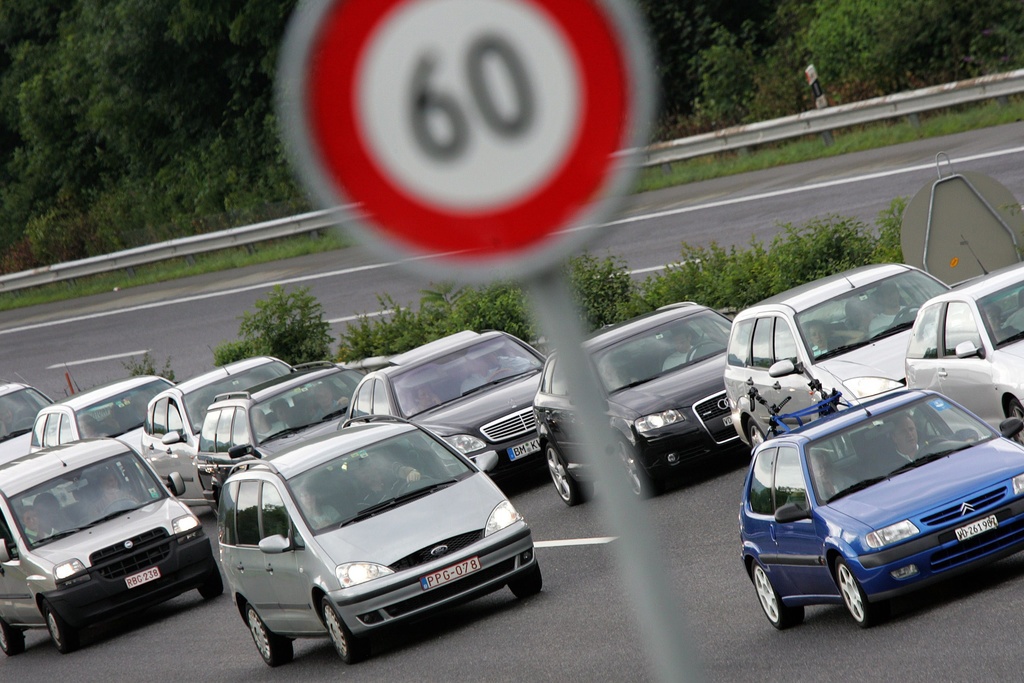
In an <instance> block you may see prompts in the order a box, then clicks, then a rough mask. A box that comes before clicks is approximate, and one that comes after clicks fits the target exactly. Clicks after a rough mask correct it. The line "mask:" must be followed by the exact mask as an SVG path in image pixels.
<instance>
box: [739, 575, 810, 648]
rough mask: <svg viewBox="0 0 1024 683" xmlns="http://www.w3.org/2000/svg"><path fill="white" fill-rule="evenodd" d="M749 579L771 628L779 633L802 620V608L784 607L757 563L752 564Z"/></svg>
mask: <svg viewBox="0 0 1024 683" xmlns="http://www.w3.org/2000/svg"><path fill="white" fill-rule="evenodd" d="M750 579H751V581H753V583H754V590H755V591H757V599H758V602H760V603H761V609H762V610H764V615H765V616H766V617H768V622H769V623H770V624H771V625H772V626H774V627H775V628H777V629H779V630H780V631H781V630H783V629H787V628H790V627H792V626H796V625H797V624H799V623H801V622H802V621H803V620H804V608H803V606H802V605H800V606H797V607H789V606H787V605H784V604H783V603H782V598H780V597H779V592H778V591H777V590H775V586H773V585H772V581H771V579H769V578H768V572H766V571H765V570H764V567H762V566H761V565H760V564H758V563H757V562H754V563H753V567H752V568H751V572H750Z"/></svg>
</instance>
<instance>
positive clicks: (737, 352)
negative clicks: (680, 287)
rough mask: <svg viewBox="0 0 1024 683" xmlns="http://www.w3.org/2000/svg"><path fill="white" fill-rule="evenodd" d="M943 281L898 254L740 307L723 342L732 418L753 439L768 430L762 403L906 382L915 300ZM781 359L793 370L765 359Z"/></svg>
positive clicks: (852, 393)
mask: <svg viewBox="0 0 1024 683" xmlns="http://www.w3.org/2000/svg"><path fill="white" fill-rule="evenodd" d="M948 289H949V287H948V286H947V285H945V284H944V283H942V282H941V281H939V280H937V279H936V278H934V277H932V276H931V275H929V274H927V273H925V272H924V271H922V270H919V269H917V268H913V267H911V266H907V265H903V264H894V263H890V264H876V265H870V266H863V267H860V268H855V269H852V270H848V271H846V272H843V273H838V274H836V275H832V276H829V277H826V278H821V279H819V280H815V281H813V282H809V283H807V284H804V285H801V286H799V287H795V288H793V289H790V290H788V291H786V292H783V293H781V294H777V295H775V296H773V297H771V298H768V299H765V300H764V301H762V302H760V303H758V304H755V305H754V306H751V307H750V308H747V309H745V310H743V311H741V312H740V313H739V314H738V315H737V316H736V318H735V319H734V320H733V324H732V334H731V336H730V338H729V348H728V349H727V351H726V366H725V390H726V393H727V395H728V398H729V404H730V408H731V410H732V419H733V422H732V424H733V427H735V428H736V431H737V433H738V434H739V435H740V438H742V439H743V440H744V441H746V442H747V443H749V444H750V445H751V446H756V445H757V444H759V443H760V442H761V441H763V440H764V437H765V435H766V434H768V433H769V422H768V415H769V412H768V410H767V409H766V408H765V407H763V406H761V405H760V404H759V403H758V402H757V401H756V400H754V399H753V398H752V397H751V396H750V394H749V391H750V389H751V387H753V388H755V389H756V390H757V393H758V394H759V396H760V397H761V398H762V399H764V400H765V401H766V402H767V403H768V404H769V405H773V404H774V405H782V403H783V401H786V400H787V399H788V401H787V402H786V403H785V407H784V409H783V411H782V412H783V413H792V412H795V411H798V410H801V409H804V408H809V407H810V406H811V405H812V404H813V403H815V402H816V401H817V400H818V399H819V398H820V396H819V395H815V396H812V395H811V392H810V391H808V382H809V380H812V379H813V380H818V381H819V382H821V385H822V388H823V390H824V391H825V392H826V393H827V392H829V391H831V390H832V389H837V390H838V391H840V392H842V395H843V400H844V401H846V402H848V403H851V404H853V403H860V402H862V401H864V400H867V399H869V398H874V397H876V396H881V395H883V394H886V393H888V392H890V391H896V390H898V389H902V388H904V387H905V386H906V376H905V372H904V367H903V364H904V358H905V352H906V348H907V338H908V337H909V335H910V328H911V326H912V325H913V323H914V317H915V315H916V314H917V310H918V307H919V306H921V304H922V303H924V302H925V301H927V300H928V299H930V298H931V297H933V296H936V295H938V294H941V293H942V292H945V291H946V290H948ZM779 361H790V362H791V363H792V365H791V366H788V367H789V368H791V369H792V368H794V367H795V368H796V369H797V370H798V372H790V373H786V374H784V375H782V374H780V373H779V372H778V370H779V369H780V368H781V367H782V366H781V365H780V366H776V372H772V371H771V368H772V366H773V365H775V364H776V363H778V362H779Z"/></svg>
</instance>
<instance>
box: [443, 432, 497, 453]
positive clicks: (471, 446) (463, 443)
mask: <svg viewBox="0 0 1024 683" xmlns="http://www.w3.org/2000/svg"><path fill="white" fill-rule="evenodd" d="M444 440H445V441H447V442H448V445H450V446H453V447H455V449H456V450H457V451H458V452H459V453H462V454H463V455H468V454H469V453H473V452H474V451H479V450H480V449H481V448H486V446H487V444H485V443H484V442H483V441H481V440H480V439H478V438H476V437H475V436H473V435H472V434H454V435H452V436H446V437H444Z"/></svg>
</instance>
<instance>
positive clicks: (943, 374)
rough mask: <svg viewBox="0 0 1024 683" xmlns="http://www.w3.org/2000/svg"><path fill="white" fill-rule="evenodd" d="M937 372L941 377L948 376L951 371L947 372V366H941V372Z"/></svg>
mask: <svg viewBox="0 0 1024 683" xmlns="http://www.w3.org/2000/svg"><path fill="white" fill-rule="evenodd" d="M937 374H938V375H939V377H948V376H949V373H948V372H946V369H945V368H939V372H938V373H937Z"/></svg>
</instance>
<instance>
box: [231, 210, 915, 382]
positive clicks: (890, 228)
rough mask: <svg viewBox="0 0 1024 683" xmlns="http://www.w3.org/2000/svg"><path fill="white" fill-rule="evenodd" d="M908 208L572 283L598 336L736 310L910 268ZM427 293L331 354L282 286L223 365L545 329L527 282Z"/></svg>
mask: <svg viewBox="0 0 1024 683" xmlns="http://www.w3.org/2000/svg"><path fill="white" fill-rule="evenodd" d="M905 205H906V201H905V200H904V199H896V200H894V201H893V202H892V204H891V205H890V206H889V207H888V208H887V209H886V210H885V211H883V212H882V213H881V214H879V216H878V218H877V220H876V222H875V225H874V226H871V225H869V224H867V223H864V222H863V221H859V220H856V219H852V218H844V217H841V216H836V215H831V216H826V217H823V218H818V219H815V220H813V221H811V222H809V223H807V224H806V225H803V226H800V227H797V226H794V225H792V224H783V225H780V226H779V227H780V228H781V230H780V231H779V232H778V234H777V235H776V236H775V237H773V238H772V239H771V240H770V241H769V242H768V243H767V244H764V243H762V242H761V241H759V240H757V239H756V238H751V240H750V242H749V244H748V245H747V246H746V247H736V246H732V247H728V248H726V247H723V246H721V245H719V244H717V243H712V244H711V245H709V246H707V247H697V246H693V245H690V244H687V243H686V242H683V243H682V247H681V248H682V250H681V257H680V259H679V261H678V262H676V263H673V264H671V265H669V267H668V268H666V269H665V271H664V272H661V273H658V274H656V275H651V276H648V277H647V279H646V280H644V281H643V282H638V281H636V280H634V279H633V277H632V276H631V275H630V273H629V271H628V270H627V269H626V265H625V263H624V262H623V261H622V260H621V259H619V258H617V257H614V256H606V257H604V258H598V257H596V256H593V255H591V254H582V255H579V256H575V257H573V258H571V259H569V260H568V262H567V263H566V265H565V267H564V273H563V276H564V277H565V278H566V281H567V282H568V284H569V288H570V291H571V292H572V295H573V297H574V299H575V303H576V307H577V310H578V311H579V316H580V320H581V322H582V324H583V326H584V327H585V328H586V329H588V330H596V329H598V328H600V327H603V326H605V325H611V324H614V323H617V322H621V321H623V320H628V319H629V318H632V317H634V316H636V315H639V314H641V313H645V312H647V311H651V310H654V309H655V308H658V307H659V306H664V305H666V304H669V303H673V302H676V301H695V302H697V303H700V304H704V305H706V306H711V307H713V308H716V309H719V310H722V311H725V312H727V313H729V312H735V311H738V310H740V309H742V308H745V307H747V306H749V305H751V304H754V303H756V302H758V301H760V300H761V299H764V298H766V297H768V296H771V295H773V294H776V293H778V292H781V291H784V290H786V289H789V288H790V287H795V286H796V285H799V284H802V283H804V282H810V281H811V280H816V279H818V278H820V277H823V276H825V275H830V274H832V273H836V272H839V271H842V270H846V269H848V268H854V267H856V266H860V265H865V264H869V263H885V262H902V261H903V254H902V250H901V248H900V217H901V216H902V214H903V209H904V207H905ZM431 286H432V287H433V289H430V290H423V291H421V293H420V294H421V296H420V301H419V305H418V307H414V306H413V305H412V304H411V303H410V304H405V305H403V304H401V303H399V302H397V301H395V300H394V298H393V297H392V296H391V295H390V294H386V293H385V294H380V295H378V302H379V304H380V307H381V310H383V311H386V313H385V314H384V315H379V314H375V315H371V314H365V315H361V316H359V317H358V319H357V320H356V321H355V322H354V323H350V324H349V325H348V326H347V329H346V330H345V331H344V332H342V333H341V335H340V338H339V340H338V346H337V350H336V353H333V354H332V353H331V350H330V345H331V337H330V332H329V325H328V323H327V322H326V321H325V320H324V315H323V307H322V306H321V305H320V303H319V302H318V301H316V299H315V297H313V296H312V295H311V294H310V293H309V289H308V288H304V287H302V288H298V289H296V290H294V291H292V292H290V293H288V292H286V291H285V290H284V289H283V288H282V287H280V286H276V287H274V289H273V290H271V291H270V292H269V293H268V295H267V298H266V299H263V300H260V301H257V302H256V312H254V313H249V312H245V313H243V314H242V316H241V325H240V326H239V337H240V338H239V339H238V340H235V341H226V342H224V343H222V344H220V345H218V346H217V347H216V348H215V349H214V363H215V364H217V365H222V364H224V363H228V362H231V361H233V360H238V359H241V358H245V357H248V356H253V355H259V354H270V355H274V356H277V357H279V358H281V359H283V360H285V361H288V362H290V363H293V364H296V363H302V362H306V361H311V360H322V359H324V358H334V359H335V360H338V361H356V360H360V359H363V358H370V357H374V356H390V355H394V354H397V353H401V352H403V351H407V350H409V349H412V348H415V347H417V346H420V345H422V344H425V343H426V342H428V341H431V340H433V339H438V338H440V337H443V336H446V335H449V334H452V333H455V332H459V331H461V330H466V329H471V330H477V331H481V330H504V331H506V332H509V333H511V334H514V335H516V336H517V337H519V338H521V339H526V340H536V339H538V338H539V337H541V336H542V332H543V331H542V330H539V329H538V328H537V323H536V321H535V319H534V317H533V315H532V312H531V310H530V306H529V300H528V296H527V294H526V293H525V292H524V290H523V288H522V287H520V285H519V284H518V283H515V282H495V283H492V284H488V285H483V286H477V287H468V286H467V287H459V286H457V285H455V284H454V283H450V282H446V283H439V284H438V283H433V284H432V285H431Z"/></svg>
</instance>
